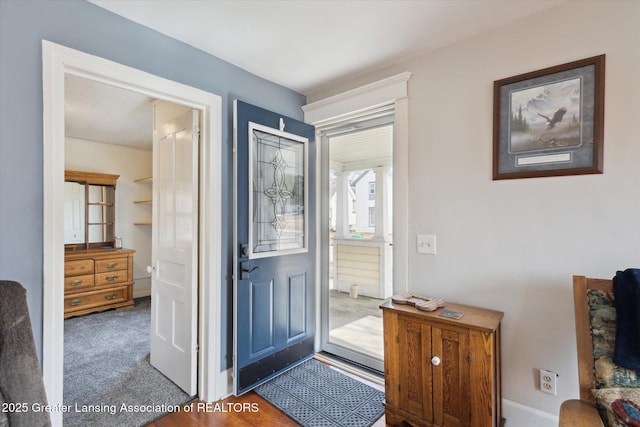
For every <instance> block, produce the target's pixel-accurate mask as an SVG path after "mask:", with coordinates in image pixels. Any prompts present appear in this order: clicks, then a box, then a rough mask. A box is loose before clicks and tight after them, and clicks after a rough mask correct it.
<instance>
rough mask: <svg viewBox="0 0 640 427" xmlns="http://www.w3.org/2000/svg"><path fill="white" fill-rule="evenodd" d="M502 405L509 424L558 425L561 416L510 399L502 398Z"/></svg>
mask: <svg viewBox="0 0 640 427" xmlns="http://www.w3.org/2000/svg"><path fill="white" fill-rule="evenodd" d="M502 406H503V411H502V412H503V413H502V416H503V417H505V418H506V419H507V425H517V426H523V427H524V426H525V425H536V426H537V425H540V426H545V425H549V426H557V425H558V422H559V417H558V416H556V415H553V414H550V413H549V412H545V411H541V410H540V409H536V408H532V407H530V406H526V405H523V404H521V403H518V402H514V401H512V400H509V399H502ZM505 414H506V415H505ZM527 421H530V423H527Z"/></svg>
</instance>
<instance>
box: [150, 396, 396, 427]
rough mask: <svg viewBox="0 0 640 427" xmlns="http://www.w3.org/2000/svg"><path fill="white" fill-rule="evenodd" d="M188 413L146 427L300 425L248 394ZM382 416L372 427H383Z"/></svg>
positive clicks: (195, 407)
mask: <svg viewBox="0 0 640 427" xmlns="http://www.w3.org/2000/svg"><path fill="white" fill-rule="evenodd" d="M185 406H187V407H188V408H187V409H189V410H184V409H185V407H183V410H182V411H180V412H174V413H172V414H169V415H166V416H164V417H162V418H160V419H158V420H156V421H154V422H152V423H149V424H147V427H218V426H233V427H236V426H237V427H242V426H250V427H253V426H274V427H276V426H299V425H300V424H298V423H297V422H295V421H294V420H292V419H291V418H289V417H288V416H286V415H285V414H284V413H283V412H282V411H280V410H279V409H278V408H276V407H275V406H273V405H272V404H270V403H269V402H267V401H266V400H264V399H263V398H262V397H260V396H258V395H257V394H256V393H255V392H252V391H251V392H249V393H246V394H243V395H242V396H239V397H235V396H231V397H229V398H227V399H224V400H222V401H219V402H216V403H208V404H207V403H203V402H197V401H194V402H191V403H187V404H186V405H185ZM385 426H388V424H386V423H385V421H384V415H383V416H382V418H380V419H379V420H378V421H376V423H375V424H373V427H385Z"/></svg>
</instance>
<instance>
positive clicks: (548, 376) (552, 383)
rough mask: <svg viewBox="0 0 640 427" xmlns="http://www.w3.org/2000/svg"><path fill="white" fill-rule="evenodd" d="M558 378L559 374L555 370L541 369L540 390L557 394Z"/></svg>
mask: <svg viewBox="0 0 640 427" xmlns="http://www.w3.org/2000/svg"><path fill="white" fill-rule="evenodd" d="M557 379H558V374H556V373H555V372H551V371H547V370H546V369H540V391H543V392H545V393H549V394H553V395H554V396H557V395H558V390H557V389H556V385H557Z"/></svg>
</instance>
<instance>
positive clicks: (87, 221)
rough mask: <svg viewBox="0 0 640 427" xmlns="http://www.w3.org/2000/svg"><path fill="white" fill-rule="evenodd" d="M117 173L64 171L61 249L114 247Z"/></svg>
mask: <svg viewBox="0 0 640 427" xmlns="http://www.w3.org/2000/svg"><path fill="white" fill-rule="evenodd" d="M118 177H119V175H112V174H105V173H97V172H82V171H72V170H67V171H65V173H64V180H65V187H64V192H65V200H64V217H65V218H64V243H65V249H75V250H78V249H98V248H104V247H114V243H115V235H114V232H115V220H116V213H115V212H116V211H115V209H116V208H115V205H116V183H117V181H118Z"/></svg>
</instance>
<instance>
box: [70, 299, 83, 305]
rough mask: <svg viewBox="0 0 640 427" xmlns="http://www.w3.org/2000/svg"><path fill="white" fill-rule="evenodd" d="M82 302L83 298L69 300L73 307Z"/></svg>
mask: <svg viewBox="0 0 640 427" xmlns="http://www.w3.org/2000/svg"><path fill="white" fill-rule="evenodd" d="M80 304H82V300H81V299H80V298H76V299H72V300H71V301H69V305H70V306H72V307H73V306H76V305H80Z"/></svg>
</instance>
